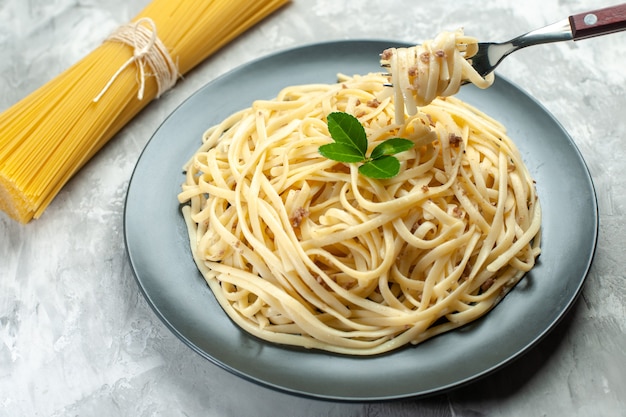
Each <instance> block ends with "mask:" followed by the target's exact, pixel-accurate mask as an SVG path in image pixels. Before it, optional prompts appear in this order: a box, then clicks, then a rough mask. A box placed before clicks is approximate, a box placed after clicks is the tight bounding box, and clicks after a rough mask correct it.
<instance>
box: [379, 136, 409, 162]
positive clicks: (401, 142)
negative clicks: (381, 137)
mask: <svg viewBox="0 0 626 417" xmlns="http://www.w3.org/2000/svg"><path fill="white" fill-rule="evenodd" d="M413 145H414V143H413V141H410V140H408V139H403V138H392V139H387V140H386V141H384V142H382V143H380V144H378V146H376V147H375V148H374V150H372V154H371V155H370V158H372V159H378V158H380V157H381V156H383V155H394V154H397V153H400V152H404V151H408V150H409V149H411V148H412V147H413Z"/></svg>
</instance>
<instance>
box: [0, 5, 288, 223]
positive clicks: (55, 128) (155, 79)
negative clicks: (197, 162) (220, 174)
mask: <svg viewBox="0 0 626 417" xmlns="http://www.w3.org/2000/svg"><path fill="white" fill-rule="evenodd" d="M288 1H289V0H201V1H200V0H179V1H170V0H154V1H152V2H151V3H150V4H148V5H147V6H146V7H145V8H144V9H143V11H141V12H140V13H139V14H138V15H137V16H136V17H135V19H133V20H132V21H131V22H130V23H129V24H127V25H124V26H121V27H120V28H118V29H117V30H116V31H115V32H114V33H113V34H111V36H110V37H109V38H107V39H106V40H105V41H104V42H103V43H102V44H101V45H100V46H99V47H98V48H96V49H95V50H94V51H92V52H91V53H90V54H88V55H87V56H86V57H84V58H83V59H82V60H81V61H79V62H78V63H76V64H75V65H73V66H72V67H71V68H69V69H67V70H66V71H65V72H63V73H62V74H60V75H59V76H57V77H56V78H54V79H53V80H51V81H50V82H49V83H47V84H46V85H44V86H42V87H41V88H39V89H38V90H36V91H35V92H33V93H32V94H31V95H29V96H28V97H26V98H24V99H23V100H21V101H20V102H18V103H17V104H15V105H14V106H12V107H11V108H9V109H8V110H6V111H5V112H4V113H2V114H0V209H2V210H3V211H5V212H7V213H8V214H9V216H11V217H12V218H14V219H16V220H18V221H20V222H22V223H27V222H29V221H30V220H31V219H33V218H38V217H39V216H40V215H41V214H42V213H43V211H44V210H45V209H46V207H47V206H48V205H49V204H50V202H51V201H52V200H53V199H54V197H55V196H56V195H57V194H58V192H59V191H60V189H61V188H62V187H63V185H65V184H66V183H67V181H68V180H69V179H70V178H71V177H72V176H73V175H74V174H75V173H76V172H77V171H78V170H79V169H80V168H81V167H82V166H83V165H84V164H85V163H86V162H87V161H88V160H89V159H90V158H91V157H92V156H93V155H94V154H95V153H96V152H97V151H98V150H99V149H100V148H101V147H102V146H103V145H104V144H105V143H106V142H107V141H108V140H109V139H110V138H111V137H112V136H113V135H114V134H115V133H117V132H118V131H119V130H120V129H121V128H122V127H123V126H124V125H125V124H126V123H127V122H128V121H130V120H131V119H132V118H133V117H134V116H135V115H136V114H137V113H138V112H139V111H140V110H141V109H143V108H144V107H145V106H146V105H147V104H148V103H150V101H151V100H152V99H153V98H156V97H158V96H159V95H160V94H162V93H163V92H165V91H166V90H167V89H169V88H171V87H172V86H173V85H174V84H175V83H176V80H177V79H178V78H179V77H180V75H182V74H185V73H186V72H187V71H189V70H190V69H191V68H193V67H194V66H196V65H197V64H199V63H200V62H201V61H202V60H204V59H205V58H207V57H208V56H210V55H211V54H213V53H214V52H215V51H217V50H218V49H220V48H221V47H222V46H224V45H225V44H226V43H228V42H229V41H231V40H232V39H234V38H235V37H237V36H238V35H240V34H241V33H243V32H244V31H246V30H247V29H249V28H250V27H251V26H253V25H254V24H256V23H257V22H259V21H260V20H262V19H263V18H265V17H266V16H268V15H269V14H271V13H272V12H274V11H275V10H277V9H278V8H280V7H281V6H283V5H284V4H286V3H287V2H288Z"/></svg>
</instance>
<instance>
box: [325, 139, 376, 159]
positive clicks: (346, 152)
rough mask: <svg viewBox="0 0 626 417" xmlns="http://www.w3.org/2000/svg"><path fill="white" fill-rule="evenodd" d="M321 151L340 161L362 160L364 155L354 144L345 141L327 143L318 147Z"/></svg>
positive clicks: (327, 156)
mask: <svg viewBox="0 0 626 417" xmlns="http://www.w3.org/2000/svg"><path fill="white" fill-rule="evenodd" d="M318 151H319V153H320V154H321V155H322V156H324V157H326V158H328V159H332V160H333V161H339V162H361V161H363V159H365V158H364V157H363V155H362V154H361V152H360V151H359V150H358V149H356V148H355V147H354V146H352V145H347V144H343V143H327V144H326V145H322V146H320V147H319V148H318Z"/></svg>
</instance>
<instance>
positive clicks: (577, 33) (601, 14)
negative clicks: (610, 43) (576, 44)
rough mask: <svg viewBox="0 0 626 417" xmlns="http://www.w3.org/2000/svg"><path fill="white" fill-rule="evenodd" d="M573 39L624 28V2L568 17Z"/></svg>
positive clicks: (625, 25)
mask: <svg viewBox="0 0 626 417" xmlns="http://www.w3.org/2000/svg"><path fill="white" fill-rule="evenodd" d="M569 22H570V26H571V28H572V36H573V40H575V41H577V40H580V39H586V38H591V37H594V36H600V35H608V34H609V33H613V32H619V31H621V30H626V3H624V4H620V5H619V6H612V7H607V8H604V9H599V10H593V11H590V12H585V13H579V14H575V15H572V16H570V17H569Z"/></svg>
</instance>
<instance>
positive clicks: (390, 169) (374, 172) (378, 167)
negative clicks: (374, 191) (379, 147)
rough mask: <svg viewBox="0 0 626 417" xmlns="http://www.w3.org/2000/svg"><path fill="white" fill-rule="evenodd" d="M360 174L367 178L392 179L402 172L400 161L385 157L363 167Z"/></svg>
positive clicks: (388, 156) (393, 157)
mask: <svg viewBox="0 0 626 417" xmlns="http://www.w3.org/2000/svg"><path fill="white" fill-rule="evenodd" d="M359 172H360V173H361V174H362V175H365V176H366V177H370V178H375V179H387V178H392V177H395V176H396V175H398V173H399V172H400V161H398V158H396V157H395V156H391V155H383V156H381V157H380V158H378V159H372V160H370V161H367V162H366V163H364V164H363V165H361V166H360V167H359Z"/></svg>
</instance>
